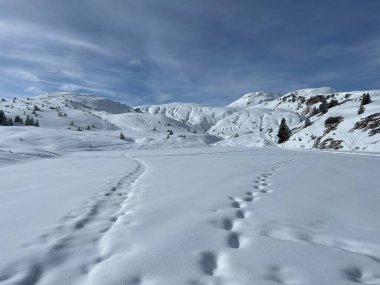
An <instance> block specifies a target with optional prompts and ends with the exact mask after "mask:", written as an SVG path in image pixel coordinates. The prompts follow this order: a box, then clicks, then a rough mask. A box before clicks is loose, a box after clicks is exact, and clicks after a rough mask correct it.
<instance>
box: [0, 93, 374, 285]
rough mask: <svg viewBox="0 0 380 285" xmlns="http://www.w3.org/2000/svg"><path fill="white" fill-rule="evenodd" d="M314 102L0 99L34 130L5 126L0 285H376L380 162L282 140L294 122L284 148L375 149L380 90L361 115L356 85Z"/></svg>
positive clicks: (313, 97)
mask: <svg viewBox="0 0 380 285" xmlns="http://www.w3.org/2000/svg"><path fill="white" fill-rule="evenodd" d="M311 93H313V92H311ZM311 93H310V94H309V95H307V98H306V97H304V96H300V97H298V95H294V94H293V95H291V94H288V95H285V96H283V97H281V98H279V101H277V99H276V100H274V101H271V102H264V103H262V104H259V105H252V106H248V107H244V108H243V107H205V106H200V105H197V104H181V103H172V104H166V105H160V106H145V107H140V110H137V108H136V109H132V108H130V107H128V106H119V105H118V104H117V103H113V102H108V101H106V103H104V101H103V100H102V99H100V98H99V97H84V96H82V95H75V94H62V93H61V94H51V95H44V96H39V97H35V98H30V99H16V100H14V102H13V101H12V100H8V101H1V102H0V109H1V110H4V112H5V114H6V115H7V116H8V117H10V118H14V116H16V115H19V116H21V117H22V118H23V119H25V118H26V116H28V115H29V117H33V118H34V120H37V119H38V120H39V123H40V127H34V126H21V124H18V125H15V126H0V185H1V187H0V284H1V285H15V284H17V285H51V284H67V285H79V284H80V285H98V284H99V285H101V284H126V285H138V284H140V285H149V284H165V285H178V284H189V285H190V284H192V285H203V284H204V285H206V284H210V285H215V284H220V285H232V284H237V285H245V284H260V285H274V284H299V285H320V284H335V285H348V284H379V276H380V275H379V260H380V246H379V244H380V231H379V229H380V227H379V222H378V216H379V215H380V212H379V207H378V205H379V199H380V192H379V191H378V189H377V188H378V187H377V186H378V183H377V179H376V175H377V173H378V169H379V167H380V159H379V157H377V156H376V154H374V153H372V154H368V153H367V154H366V155H350V154H343V155H342V154H335V153H329V152H321V151H315V150H308V151H302V150H297V151H294V150H289V149H288V150H286V149H280V148H277V146H278V145H277V144H276V141H277V138H276V134H277V129H278V125H279V122H280V121H281V119H282V118H285V119H286V121H287V123H288V125H289V126H290V128H292V130H293V135H292V136H291V137H290V140H289V141H288V142H286V143H285V144H283V146H284V148H307V147H309V146H311V145H315V147H316V148H326V146H327V147H334V146H339V145H342V146H343V147H344V148H343V149H342V150H350V149H352V150H354V151H356V152H358V153H360V152H366V151H370V152H378V151H379V145H380V144H379V142H380V138H379V133H380V123H379V122H380V121H379V120H380V114H379V117H377V115H376V114H378V113H379V109H380V108H379V107H380V106H379V102H380V100H379V94H380V91H369V93H370V95H371V97H372V101H373V102H372V103H370V104H367V105H365V110H364V112H363V113H362V114H360V115H358V114H357V111H358V107H359V104H360V100H361V96H362V93H363V92H362V91H358V92H347V93H349V94H350V95H346V93H334V94H318V93H313V94H311ZM305 96H306V95H305ZM303 97H304V98H303ZM302 98H303V99H302ZM333 99H335V100H336V102H335V101H334V102H333V104H331V106H330V108H329V109H328V110H326V113H324V114H322V113H318V112H317V113H315V114H314V111H313V110H314V108H319V106H320V105H321V102H322V101H323V100H326V101H327V103H328V104H330V103H331V101H332V100H333ZM293 100H294V102H293ZM103 104H104V105H103ZM271 104H274V105H273V107H271V106H272V105H271ZM34 106H36V107H34ZM298 106H299V107H298ZM120 108H121V109H123V108H124V109H123V110H126V112H122V113H120V112H121V109H120ZM305 115H307V116H310V121H311V125H310V126H308V127H305V128H304V127H303V126H304V122H303V121H302V120H303V118H304V116H305ZM340 116H341V117H342V118H340ZM330 117H333V118H334V117H338V119H333V120H332V123H329V124H327V125H325V122H326V120H327V122H329V121H331V119H329V118H330ZM328 119H329V120H328ZM342 120H343V121H342ZM71 122H73V123H72V124H71ZM358 122H359V123H358ZM86 126H89V129H87V127H86ZM353 126H354V128H353ZM69 127H70V128H69ZM81 128H82V129H81ZM78 129H79V130H81V131H78ZM351 130H352V131H351ZM120 132H123V133H124V134H125V137H126V139H125V140H121V139H120V137H119V136H120ZM330 137H331V140H329V139H330ZM340 139H341V140H342V142H339V140H340ZM226 146H228V147H226ZM236 146H239V147H236ZM247 146H259V147H260V148H250V147H249V148H247Z"/></svg>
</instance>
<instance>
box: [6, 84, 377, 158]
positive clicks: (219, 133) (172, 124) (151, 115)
mask: <svg viewBox="0 0 380 285" xmlns="http://www.w3.org/2000/svg"><path fill="white" fill-rule="evenodd" d="M364 92H368V93H369V94H370V96H371V97H372V101H373V102H372V103H370V104H368V105H366V106H365V111H364V113H363V114H360V115H358V114H357V112H358V108H359V105H360V101H361V98H362V95H363V93H364ZM252 94H253V95H252ZM252 94H251V95H250V94H248V95H244V96H243V97H242V98H241V99H238V100H237V101H235V102H233V103H232V104H230V105H229V107H207V106H203V105H199V104H191V103H170V104H163V105H147V106H139V107H136V108H131V107H129V106H127V105H124V104H121V103H117V102H114V101H111V100H108V99H103V98H101V97H97V96H86V95H80V94H79V95H78V94H70V93H52V94H44V95H41V96H37V97H34V98H29V99H16V100H14V102H13V101H12V100H8V101H2V102H0V109H1V110H3V111H4V112H5V114H6V116H8V117H11V118H14V117H15V116H16V115H19V116H20V117H22V118H23V119H24V120H25V119H26V116H28V115H29V116H30V117H32V118H33V119H34V120H38V121H39V124H40V128H43V129H50V130H51V132H52V131H53V130H57V131H59V132H60V133H61V134H65V135H66V136H70V135H73V132H75V131H77V130H81V131H82V132H83V133H84V132H86V133H87V134H90V133H93V137H96V132H99V131H105V132H108V131H111V132H112V131H113V132H114V133H113V134H112V135H113V136H115V138H116V137H118V135H117V132H120V131H123V132H124V133H125V134H126V135H127V137H128V141H129V142H134V143H136V144H138V145H140V147H149V146H148V145H158V144H161V145H162V146H167V147H173V146H174V145H178V146H181V145H187V146H191V145H193V143H195V144H198V143H200V145H207V144H211V143H217V144H218V145H229V146H234V145H239V146H244V145H245V146H276V143H277V141H278V138H277V132H278V128H279V124H280V121H281V120H282V119H283V118H284V119H285V120H286V122H287V125H288V126H289V128H290V129H292V136H291V137H290V140H289V141H288V142H286V143H285V144H284V145H283V146H284V147H290V148H312V147H315V148H320V149H340V150H346V151H353V150H356V151H358V150H360V151H363V150H364V151H380V143H379V142H380V134H379V132H377V131H373V128H376V124H379V118H378V117H376V114H377V113H379V111H380V100H379V97H380V91H379V90H371V91H352V92H336V91H335V90H334V89H332V88H330V87H322V88H315V89H301V90H297V91H293V92H289V93H287V94H285V95H283V96H281V97H279V98H275V97H276V96H277V95H275V94H274V93H270V92H265V93H264V92H256V93H252ZM271 96H273V97H271ZM270 98H275V99H274V100H272V101H267V100H269V99H270ZM323 102H325V103H324V104H327V107H328V110H327V111H326V112H325V113H323V112H320V111H319V109H320V106H321V105H322V103H323ZM231 106H235V107H231ZM36 108H37V109H36ZM34 109H36V111H33V110H34ZM306 117H308V118H309V119H310V122H311V123H312V124H311V125H310V126H306V127H305V126H304V125H305V123H304V120H305V118H306ZM330 117H342V120H343V121H342V122H340V123H339V124H336V125H334V126H333V128H334V130H330V128H329V127H326V126H325V122H326V120H328V119H329V118H330ZM361 122H362V123H361ZM16 125H17V124H16ZM367 125H368V126H367ZM6 128H8V127H6ZM11 128H17V132H13V133H22V131H21V130H24V129H25V128H26V129H27V130H28V132H26V133H25V136H28V135H27V134H30V133H35V132H38V130H37V131H34V132H31V131H30V127H22V126H14V127H11ZM171 132H172V133H173V135H170V134H169V133H171ZM47 133H49V132H47ZM47 133H46V134H47ZM77 135H78V134H75V136H77ZM168 139H169V140H168Z"/></svg>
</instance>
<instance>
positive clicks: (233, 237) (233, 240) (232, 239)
mask: <svg viewBox="0 0 380 285" xmlns="http://www.w3.org/2000/svg"><path fill="white" fill-rule="evenodd" d="M227 244H228V246H229V247H230V248H239V247H240V240H239V235H238V234H237V233H235V232H231V233H230V234H229V235H228V238H227Z"/></svg>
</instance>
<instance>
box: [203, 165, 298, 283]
mask: <svg viewBox="0 0 380 285" xmlns="http://www.w3.org/2000/svg"><path fill="white" fill-rule="evenodd" d="M281 165H282V164H277V165H275V166H273V167H272V168H271V170H270V171H265V172H263V173H262V174H260V175H259V176H257V177H256V178H255V180H254V183H255V184H254V185H253V188H254V189H256V190H257V191H255V192H253V191H246V192H245V197H233V196H228V197H227V198H228V199H229V200H232V202H231V204H230V206H231V207H232V208H233V209H236V211H235V218H236V219H240V220H243V219H246V217H247V215H246V212H245V211H244V210H242V208H243V207H244V208H245V207H248V205H252V203H253V202H255V200H256V196H258V195H260V194H265V193H270V192H271V190H269V189H267V188H268V186H270V185H271V184H270V183H269V181H268V180H269V179H270V177H271V176H273V175H274V173H273V172H274V171H277V170H278V169H279V168H280V166H281ZM218 224H219V225H221V226H219V227H220V228H222V229H224V230H226V231H229V233H228V234H227V236H226V245H227V247H228V248H230V249H240V247H241V244H240V237H241V234H240V233H237V232H235V231H233V228H234V220H233V219H230V218H222V219H221V220H220V222H219V223H218ZM200 267H201V270H202V271H203V273H204V274H206V275H209V276H214V275H215V270H216V269H217V261H216V254H215V253H214V252H212V251H206V252H203V253H202V254H201V259H200ZM280 273H281V272H280V271H279V270H277V271H276V270H275V269H274V270H272V271H271V272H270V273H269V274H268V279H269V280H272V281H274V282H277V283H282V284H287V283H286V282H287V281H286V280H285V279H283V278H282V276H281V275H280ZM295 284H299V283H295Z"/></svg>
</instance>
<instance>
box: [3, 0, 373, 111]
mask: <svg viewBox="0 0 380 285" xmlns="http://www.w3.org/2000/svg"><path fill="white" fill-rule="evenodd" d="M338 2H339V1H338ZM14 7H18V9H15V8H14ZM378 9H380V3H378V2H377V1H366V2H365V3H364V2H363V3H362V2H361V3H358V2H357V1H355V0H346V1H345V5H344V6H342V5H338V4H337V3H336V2H333V3H332V2H331V1H327V0H321V1H318V4H315V3H313V2H312V1H301V2H297V3H295V2H294V1H291V0H284V1H242V2H237V1H229V0H208V1H202V0H194V1H171V0H169V1H150V0H142V1H132V0H110V1H103V0H83V1H74V0H67V1H23V0H3V1H0V88H2V91H3V92H4V93H8V94H14V93H17V92H19V93H20V95H28V94H36V93H37V92H39V90H41V91H56V90H65V91H70V92H86V93H96V94H101V95H105V96H108V97H113V98H118V99H119V100H120V99H121V100H124V101H127V103H130V104H146V103H149V102H168V101H172V100H173V101H187V102H189V101H194V102H200V103H208V104H214V105H219V104H227V103H228V102H229V101H231V100H233V99H235V98H237V97H239V96H240V95H242V94H243V93H245V92H249V91H253V90H259V89H265V90H272V91H275V92H287V91H290V90H292V89H293V88H302V87H313V86H320V85H323V86H324V85H333V87H336V88H337V89H342V88H344V89H350V88H352V89H363V88H364V89H365V88H375V87H377V86H375V85H376V84H377V83H378V79H377V74H378V71H379V64H380V52H379V51H380V49H379V46H380V41H379V38H378V33H377V31H378V27H379V26H378V25H379V21H378V15H377V12H376V11H378ZM289 11H291V13H290V12H289ZM310 11H313V13H310ZM353 18H354V19H355V20H352V19H353Z"/></svg>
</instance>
